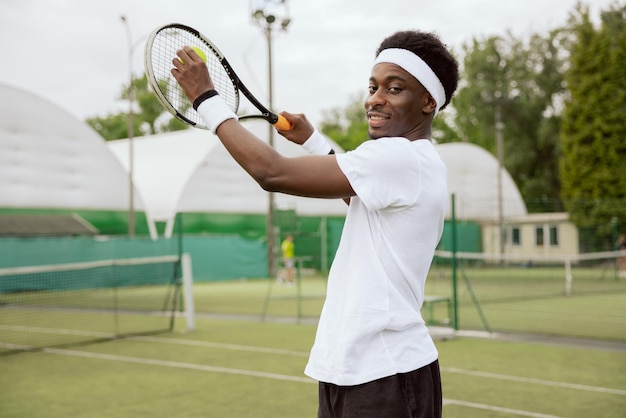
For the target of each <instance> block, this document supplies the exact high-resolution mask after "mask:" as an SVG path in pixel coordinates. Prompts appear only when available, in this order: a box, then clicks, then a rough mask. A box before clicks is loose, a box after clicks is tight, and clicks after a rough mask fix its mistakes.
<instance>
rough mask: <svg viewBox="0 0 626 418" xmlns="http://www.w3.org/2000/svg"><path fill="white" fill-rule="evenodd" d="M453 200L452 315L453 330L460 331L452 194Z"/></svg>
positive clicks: (452, 216) (452, 211)
mask: <svg viewBox="0 0 626 418" xmlns="http://www.w3.org/2000/svg"><path fill="white" fill-rule="evenodd" d="M450 199H451V202H450V204H451V207H450V224H451V227H452V306H453V311H452V312H453V315H452V328H454V329H455V330H456V331H458V330H459V301H458V294H457V288H458V284H457V257H456V253H457V242H456V239H457V235H456V196H455V194H454V193H452V196H450Z"/></svg>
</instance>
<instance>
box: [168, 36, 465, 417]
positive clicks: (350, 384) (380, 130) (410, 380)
mask: <svg viewBox="0 0 626 418" xmlns="http://www.w3.org/2000/svg"><path fill="white" fill-rule="evenodd" d="M177 54H178V56H179V57H180V58H181V59H182V60H183V61H184V62H185V64H182V63H181V61H180V60H179V59H178V58H174V60H173V61H172V62H173V65H174V67H175V68H173V69H172V74H173V75H174V77H175V78H176V79H177V80H178V82H179V83H180V85H181V86H182V88H183V90H184V91H185V93H186V94H187V96H188V97H189V98H190V100H191V101H192V102H194V107H196V108H197V110H198V112H199V113H200V114H201V115H202V117H203V119H204V120H205V122H206V123H207V126H210V127H212V129H213V130H214V132H216V133H217V135H218V137H219V138H220V140H221V141H222V143H223V144H224V146H225V147H226V149H227V150H228V151H229V152H230V154H231V155H232V156H233V158H235V160H236V161H237V162H238V163H239V164H240V165H241V166H242V167H243V168H244V169H245V170H246V171H247V172H248V173H249V174H250V175H251V176H252V177H253V178H254V179H255V180H256V181H257V182H258V183H259V184H260V185H261V187H263V188H264V189H265V190H268V191H274V192H283V193H288V194H294V195H299V196H309V197H318V198H319V197H321V198H342V199H344V200H346V201H347V202H348V203H349V209H348V214H347V216H346V222H345V225H344V230H343V235H342V237H341V242H340V244H339V247H338V249H337V254H336V255H335V260H334V262H333V265H332V266H331V269H330V272H329V277H328V289H327V297H326V301H325V303H324V308H323V310H322V314H321V317H320V322H319V326H318V330H317V335H316V338H315V343H314V345H313V348H312V350H311V355H310V357H309V362H308V364H307V366H306V369H305V373H306V374H307V375H308V376H310V377H312V378H314V379H316V380H318V381H319V382H320V383H319V410H318V417H324V418H325V417H359V418H367V417H376V418H381V417H393V418H403V417H441V407H442V406H441V404H442V395H441V382H440V375H439V364H438V360H437V358H438V353H437V350H436V348H435V345H434V343H433V341H432V339H431V337H430V335H429V333H428V329H427V327H426V325H425V322H424V320H423V319H422V317H421V314H420V308H421V306H422V303H423V299H424V284H425V280H426V276H427V273H428V269H429V267H430V263H431V261H432V257H433V254H434V250H435V247H436V246H437V243H438V241H439V239H440V237H441V232H442V229H443V220H444V212H445V205H446V202H447V198H448V196H447V189H446V185H447V179H446V169H445V166H444V164H443V162H442V160H441V158H440V156H439V154H438V153H437V152H436V150H435V148H434V146H433V144H432V142H431V130H432V122H433V118H434V117H435V115H436V114H437V112H438V111H439V110H440V109H443V108H444V107H445V106H446V105H448V103H449V102H450V99H451V97H452V94H453V93H454V91H455V90H456V87H457V81H458V67H457V63H456V61H455V59H454V58H453V57H452V55H451V54H450V53H449V52H448V51H447V49H446V48H445V46H444V45H443V44H442V43H441V41H440V40H439V39H438V38H437V37H436V36H435V35H433V34H429V33H423V32H417V31H403V32H398V33H395V34H393V35H392V36H390V37H388V38H387V39H385V40H384V41H383V42H382V43H381V45H380V47H379V48H378V51H377V53H376V60H375V61H374V66H373V68H372V71H371V77H370V79H369V95H368V96H367V99H366V101H365V108H366V111H367V120H368V125H369V136H370V137H371V139H372V140H370V141H366V142H364V143H363V144H362V145H361V146H359V147H358V148H357V149H356V150H354V151H351V152H347V153H345V154H338V155H333V153H332V150H331V148H330V146H329V145H328V144H327V142H326V140H325V139H324V137H323V136H321V135H320V134H319V133H318V132H317V131H315V130H314V129H313V127H312V126H311V124H310V123H309V122H308V120H307V119H306V117H305V116H304V115H294V114H290V113H286V112H283V113H282V114H283V115H284V116H285V117H286V118H287V119H288V120H289V121H290V122H291V123H292V124H293V128H292V129H291V130H290V131H279V132H280V133H281V134H282V135H283V136H285V137H286V138H287V139H289V140H291V141H293V142H295V143H298V144H302V145H303V146H304V147H305V148H306V149H307V150H309V151H310V152H312V153H313V154H317V155H311V156H306V157H298V158H285V157H283V156H281V155H279V154H278V153H277V152H276V151H275V150H274V149H272V148H271V147H269V146H268V145H267V144H265V143H264V142H262V141H261V140H259V139H258V138H256V137H255V136H254V135H252V134H251V133H250V132H249V131H247V130H246V129H245V128H244V127H243V126H242V125H240V124H239V123H238V122H237V119H236V116H235V115H234V114H233V113H232V111H230V110H229V109H228V107H227V106H226V104H225V103H224V101H223V100H222V99H221V98H220V97H219V96H216V95H214V93H212V92H211V93H208V94H207V93H205V92H207V91H208V90H211V89H213V84H212V81H211V79H210V77H209V75H208V74H207V70H206V66H205V65H204V63H203V61H202V60H201V59H200V58H199V57H198V56H197V55H195V53H194V52H193V51H192V50H191V49H190V48H188V47H185V48H184V49H183V50H180V51H178V53H177ZM207 96H209V97H210V98H208V99H206V100H204V98H205V97H207Z"/></svg>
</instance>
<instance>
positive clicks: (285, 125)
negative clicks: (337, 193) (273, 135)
mask: <svg viewBox="0 0 626 418" xmlns="http://www.w3.org/2000/svg"><path fill="white" fill-rule="evenodd" d="M276 116H278V120H277V121H276V123H275V124H274V126H275V127H276V129H279V130H281V131H290V130H291V127H292V126H293V125H291V123H289V121H288V120H287V119H285V117H284V116H283V115H276Z"/></svg>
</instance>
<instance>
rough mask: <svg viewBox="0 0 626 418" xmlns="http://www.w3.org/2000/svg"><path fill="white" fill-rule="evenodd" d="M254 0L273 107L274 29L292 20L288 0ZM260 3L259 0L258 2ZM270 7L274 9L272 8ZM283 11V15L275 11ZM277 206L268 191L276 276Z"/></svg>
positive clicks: (272, 262)
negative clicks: (261, 35) (263, 42)
mask: <svg viewBox="0 0 626 418" xmlns="http://www.w3.org/2000/svg"><path fill="white" fill-rule="evenodd" d="M253 3H255V2H254V1H253V2H251V3H250V6H251V7H250V8H251V15H252V19H253V21H254V22H255V23H256V24H257V25H259V27H261V29H262V30H263V33H264V34H265V39H266V41H267V72H268V100H267V101H268V107H269V109H273V98H274V94H273V80H272V79H273V77H272V29H273V26H274V25H275V24H279V25H280V28H281V29H282V30H283V31H285V30H287V26H288V25H289V23H290V22H291V19H290V18H289V17H288V10H287V0H274V1H272V0H262V1H261V4H258V5H256V6H255V5H254V4H253ZM257 3H258V2H257ZM270 8H271V9H272V10H270ZM279 9H280V10H279ZM276 11H279V12H281V13H280V14H281V16H278V14H275V13H274V12H276ZM267 142H268V144H269V146H270V147H272V148H273V147H274V127H273V126H272V125H269V126H268V134H267ZM275 207H276V200H275V195H274V193H273V192H269V193H268V209H267V261H268V273H269V275H270V277H274V276H276V272H277V270H278V263H277V255H278V254H277V246H276V236H275V225H274V210H275Z"/></svg>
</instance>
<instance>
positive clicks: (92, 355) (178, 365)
mask: <svg viewBox="0 0 626 418" xmlns="http://www.w3.org/2000/svg"><path fill="white" fill-rule="evenodd" d="M42 351H43V352H44V353H50V354H61V355H64V356H75V357H84V358H90V359H98V360H112V361H121V362H124V363H135V364H147V365H151V366H165V367H176V368H179V369H190V370H199V371H204V372H213V373H226V374H236V375H242V376H252V377H264V378H268V379H276V380H289V381H292V382H301V383H317V381H315V380H313V379H310V378H308V377H301V376H290V375H286V374H278V373H266V372H257V371H253V370H241V369H231V368H227V367H217V366H207V365H203V364H194V363H183V362H180V361H169V360H157V359H150V358H142V357H130V356H120V355H116V354H103V353H93V352H88V351H78V350H66V349H59V348H44V349H43V350H42Z"/></svg>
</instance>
